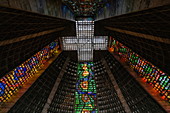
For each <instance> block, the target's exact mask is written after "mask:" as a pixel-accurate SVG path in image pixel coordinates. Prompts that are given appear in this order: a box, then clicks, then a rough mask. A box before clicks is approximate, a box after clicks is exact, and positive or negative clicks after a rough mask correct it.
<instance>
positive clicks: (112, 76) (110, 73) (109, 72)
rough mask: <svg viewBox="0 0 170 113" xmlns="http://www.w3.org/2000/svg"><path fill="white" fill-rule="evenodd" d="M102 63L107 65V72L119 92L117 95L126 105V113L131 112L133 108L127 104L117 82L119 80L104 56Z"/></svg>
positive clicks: (124, 105)
mask: <svg viewBox="0 0 170 113" xmlns="http://www.w3.org/2000/svg"><path fill="white" fill-rule="evenodd" d="M102 63H103V65H104V66H105V67H106V71H107V73H108V75H109V77H110V79H111V81H112V84H113V86H114V89H115V90H116V93H117V95H118V97H119V99H120V102H121V103H122V106H123V107H124V109H125V111H126V113H131V110H130V108H129V106H128V104H127V102H126V100H125V98H124V96H123V94H122V92H121V90H120V88H119V86H118V84H117V82H116V79H115V78H114V75H113V74H112V72H111V70H110V69H109V66H108V65H107V62H106V60H105V59H104V58H102Z"/></svg>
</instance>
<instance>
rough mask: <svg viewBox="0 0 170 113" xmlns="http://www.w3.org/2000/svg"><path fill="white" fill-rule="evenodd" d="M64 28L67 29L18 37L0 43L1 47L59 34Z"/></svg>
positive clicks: (61, 28)
mask: <svg viewBox="0 0 170 113" xmlns="http://www.w3.org/2000/svg"><path fill="white" fill-rule="evenodd" d="M64 28H65V27H60V28H56V29H51V30H47V31H42V32H38V33H34V34H30V35H25V36H21V37H17V38H14V39H10V40H4V41H0V46H4V45H7V44H12V43H15V42H19V41H23V40H27V39H32V38H35V37H38V36H43V35H47V34H50V33H54V32H57V31H61V30H64Z"/></svg>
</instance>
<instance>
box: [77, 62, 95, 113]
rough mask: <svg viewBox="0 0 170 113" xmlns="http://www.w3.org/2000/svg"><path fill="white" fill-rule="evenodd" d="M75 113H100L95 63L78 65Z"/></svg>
mask: <svg viewBox="0 0 170 113" xmlns="http://www.w3.org/2000/svg"><path fill="white" fill-rule="evenodd" d="M75 113H98V110H97V99H96V83H95V80H94V73H93V62H82V63H79V64H78V79H77V82H76V92H75Z"/></svg>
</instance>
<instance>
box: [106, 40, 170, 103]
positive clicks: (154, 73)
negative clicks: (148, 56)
mask: <svg viewBox="0 0 170 113" xmlns="http://www.w3.org/2000/svg"><path fill="white" fill-rule="evenodd" d="M109 51H110V52H114V53H115V54H117V55H119V56H120V59H121V61H123V62H127V63H129V64H130V66H131V68H133V69H134V70H135V71H136V72H137V73H138V74H139V76H141V77H142V79H143V80H144V81H145V82H147V83H148V84H150V85H151V86H152V87H153V88H154V89H156V90H157V91H158V92H159V93H160V95H161V96H162V99H165V100H167V101H168V102H169V103H170V93H169V92H170V76H169V75H168V74H166V73H164V72H163V71H161V70H160V69H158V68H157V67H156V66H154V65H152V64H151V63H150V62H148V61H146V60H145V59H143V58H142V57H141V56H139V55H138V54H136V53H134V52H133V51H132V50H131V49H129V48H127V47H126V46H124V45H123V44H121V43H120V42H118V41H116V40H115V39H114V38H113V37H110V41H109Z"/></svg>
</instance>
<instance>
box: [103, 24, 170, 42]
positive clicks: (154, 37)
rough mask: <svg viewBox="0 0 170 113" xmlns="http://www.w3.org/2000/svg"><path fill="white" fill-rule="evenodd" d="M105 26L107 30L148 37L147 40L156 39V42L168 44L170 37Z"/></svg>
mask: <svg viewBox="0 0 170 113" xmlns="http://www.w3.org/2000/svg"><path fill="white" fill-rule="evenodd" d="M105 28H106V29H108V30H111V31H116V32H120V33H125V34H128V35H132V36H136V37H140V38H145V39H149V40H153V41H157V42H162V43H166V44H170V39H165V38H161V37H157V36H153V35H147V34H143V33H137V32H133V31H128V30H123V29H118V28H113V27H107V26H105Z"/></svg>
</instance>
